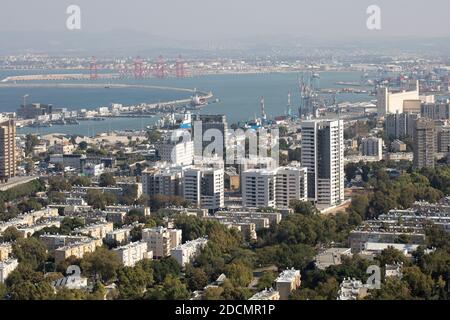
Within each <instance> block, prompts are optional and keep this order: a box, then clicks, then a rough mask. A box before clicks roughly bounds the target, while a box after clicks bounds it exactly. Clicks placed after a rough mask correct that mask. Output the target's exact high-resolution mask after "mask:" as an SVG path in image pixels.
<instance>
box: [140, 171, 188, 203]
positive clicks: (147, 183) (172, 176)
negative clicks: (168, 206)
mask: <svg viewBox="0 0 450 320" xmlns="http://www.w3.org/2000/svg"><path fill="white" fill-rule="evenodd" d="M185 168H186V167H184V168H183V167H182V166H168V167H164V168H157V169H153V168H152V169H148V170H145V171H144V172H142V191H143V193H144V194H146V195H148V196H154V195H157V194H164V195H166V196H182V195H183V187H182V182H183V179H182V178H183V169H185Z"/></svg>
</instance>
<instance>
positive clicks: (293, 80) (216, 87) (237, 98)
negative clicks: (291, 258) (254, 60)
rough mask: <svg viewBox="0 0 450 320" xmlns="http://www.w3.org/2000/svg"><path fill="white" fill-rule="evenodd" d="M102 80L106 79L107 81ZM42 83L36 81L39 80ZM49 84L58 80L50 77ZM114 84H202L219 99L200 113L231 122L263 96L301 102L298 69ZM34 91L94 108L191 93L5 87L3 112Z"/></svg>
mask: <svg viewBox="0 0 450 320" xmlns="http://www.w3.org/2000/svg"><path fill="white" fill-rule="evenodd" d="M58 72H59V73H71V72H72V73H80V71H54V70H52V71H36V70H33V71H0V79H3V78H5V77H7V76H13V75H21V74H40V73H58ZM360 77H361V73H358V72H321V73H320V87H321V88H336V87H337V85H336V84H335V83H336V82H337V81H344V82H358V81H359V80H360ZM89 82H90V81H88V80H75V81H68V82H60V83H80V84H81V83H89ZM96 82H100V83H106V82H107V80H97V81H96ZM35 83H36V82H35ZM43 83H54V82H53V81H52V82H49V81H46V82H43ZM110 83H112V84H114V83H125V84H143V85H155V86H166V87H178V88H188V89H194V88H197V89H198V90H201V91H212V92H213V93H214V95H215V97H216V98H218V99H220V102H218V103H212V104H210V105H208V106H206V107H204V108H203V109H202V110H201V111H200V112H201V113H205V114H225V115H226V116H227V120H228V122H229V123H235V122H238V121H245V120H248V119H250V118H252V117H254V116H255V114H256V115H258V114H259V109H260V106H259V101H260V97H261V96H264V98H265V107H266V112H267V114H268V116H269V117H270V116H276V115H281V114H284V111H285V108H286V104H287V93H288V91H290V92H291V101H292V105H293V110H294V111H295V109H296V108H297V107H296V106H298V104H299V93H298V89H297V83H298V75H297V74H295V73H271V74H248V75H247V74H240V75H208V76H199V77H192V78H185V79H177V78H167V79H144V80H134V79H122V80H113V81H111V82H110ZM25 94H29V97H28V98H27V99H28V100H27V102H28V103H29V102H33V103H34V102H36V103H37V102H40V103H44V104H53V105H54V106H56V107H66V108H68V109H73V110H74V109H82V108H86V109H94V108H97V107H100V106H109V105H110V104H111V103H122V104H124V105H132V104H139V103H142V102H147V103H152V102H159V101H169V100H176V99H184V98H188V97H189V93H186V92H179V91H172V90H160V89H148V88H110V89H105V88H2V87H1V86H0V112H1V111H15V110H17V108H18V106H19V105H20V104H21V103H22V96H23V95H25ZM371 99H373V97H370V96H368V95H366V94H339V95H338V96H337V101H338V102H342V101H350V102H357V101H369V100H371ZM155 121H156V118H153V119H149V118H143V119H131V118H119V119H108V120H105V121H82V122H81V123H80V125H70V126H59V125H54V126H52V127H50V128H23V129H19V130H18V131H19V132H20V133H27V132H38V133H50V132H59V133H72V134H84V135H87V134H89V135H93V134H96V133H99V132H104V131H108V130H125V129H142V128H145V126H147V125H150V124H153V123H154V122H155Z"/></svg>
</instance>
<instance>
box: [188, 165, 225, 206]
mask: <svg viewBox="0 0 450 320" xmlns="http://www.w3.org/2000/svg"><path fill="white" fill-rule="evenodd" d="M183 194H184V198H185V199H186V200H187V201H190V202H191V204H192V205H194V206H196V207H198V208H203V209H208V210H216V209H219V208H222V207H223V206H224V170H223V169H219V168H202V167H195V168H190V169H187V170H186V171H185V172H184V184H183Z"/></svg>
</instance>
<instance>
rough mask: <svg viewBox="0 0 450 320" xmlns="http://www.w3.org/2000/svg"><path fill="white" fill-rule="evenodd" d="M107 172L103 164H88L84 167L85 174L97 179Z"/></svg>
mask: <svg viewBox="0 0 450 320" xmlns="http://www.w3.org/2000/svg"><path fill="white" fill-rule="evenodd" d="M104 172H105V166H104V164H103V163H99V164H93V163H88V164H86V165H85V166H84V167H83V173H84V174H85V175H87V176H93V177H97V176H99V175H101V174H102V173H104Z"/></svg>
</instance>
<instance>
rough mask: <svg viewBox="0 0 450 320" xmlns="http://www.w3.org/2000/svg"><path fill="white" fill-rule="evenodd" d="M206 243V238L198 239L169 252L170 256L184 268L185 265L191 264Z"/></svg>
mask: <svg viewBox="0 0 450 320" xmlns="http://www.w3.org/2000/svg"><path fill="white" fill-rule="evenodd" d="M207 243H208V240H207V239H206V238H198V239H195V240H192V241H188V242H186V243H183V244H181V245H179V246H177V247H175V248H173V249H172V250H170V254H171V256H172V257H173V258H174V259H175V260H177V262H178V264H179V265H180V266H181V267H182V268H184V267H185V266H186V264H188V263H190V262H192V261H193V260H194V259H195V258H196V257H197V256H198V255H199V254H200V251H201V250H202V249H203V248H204V247H205V246H206V244H207Z"/></svg>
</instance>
